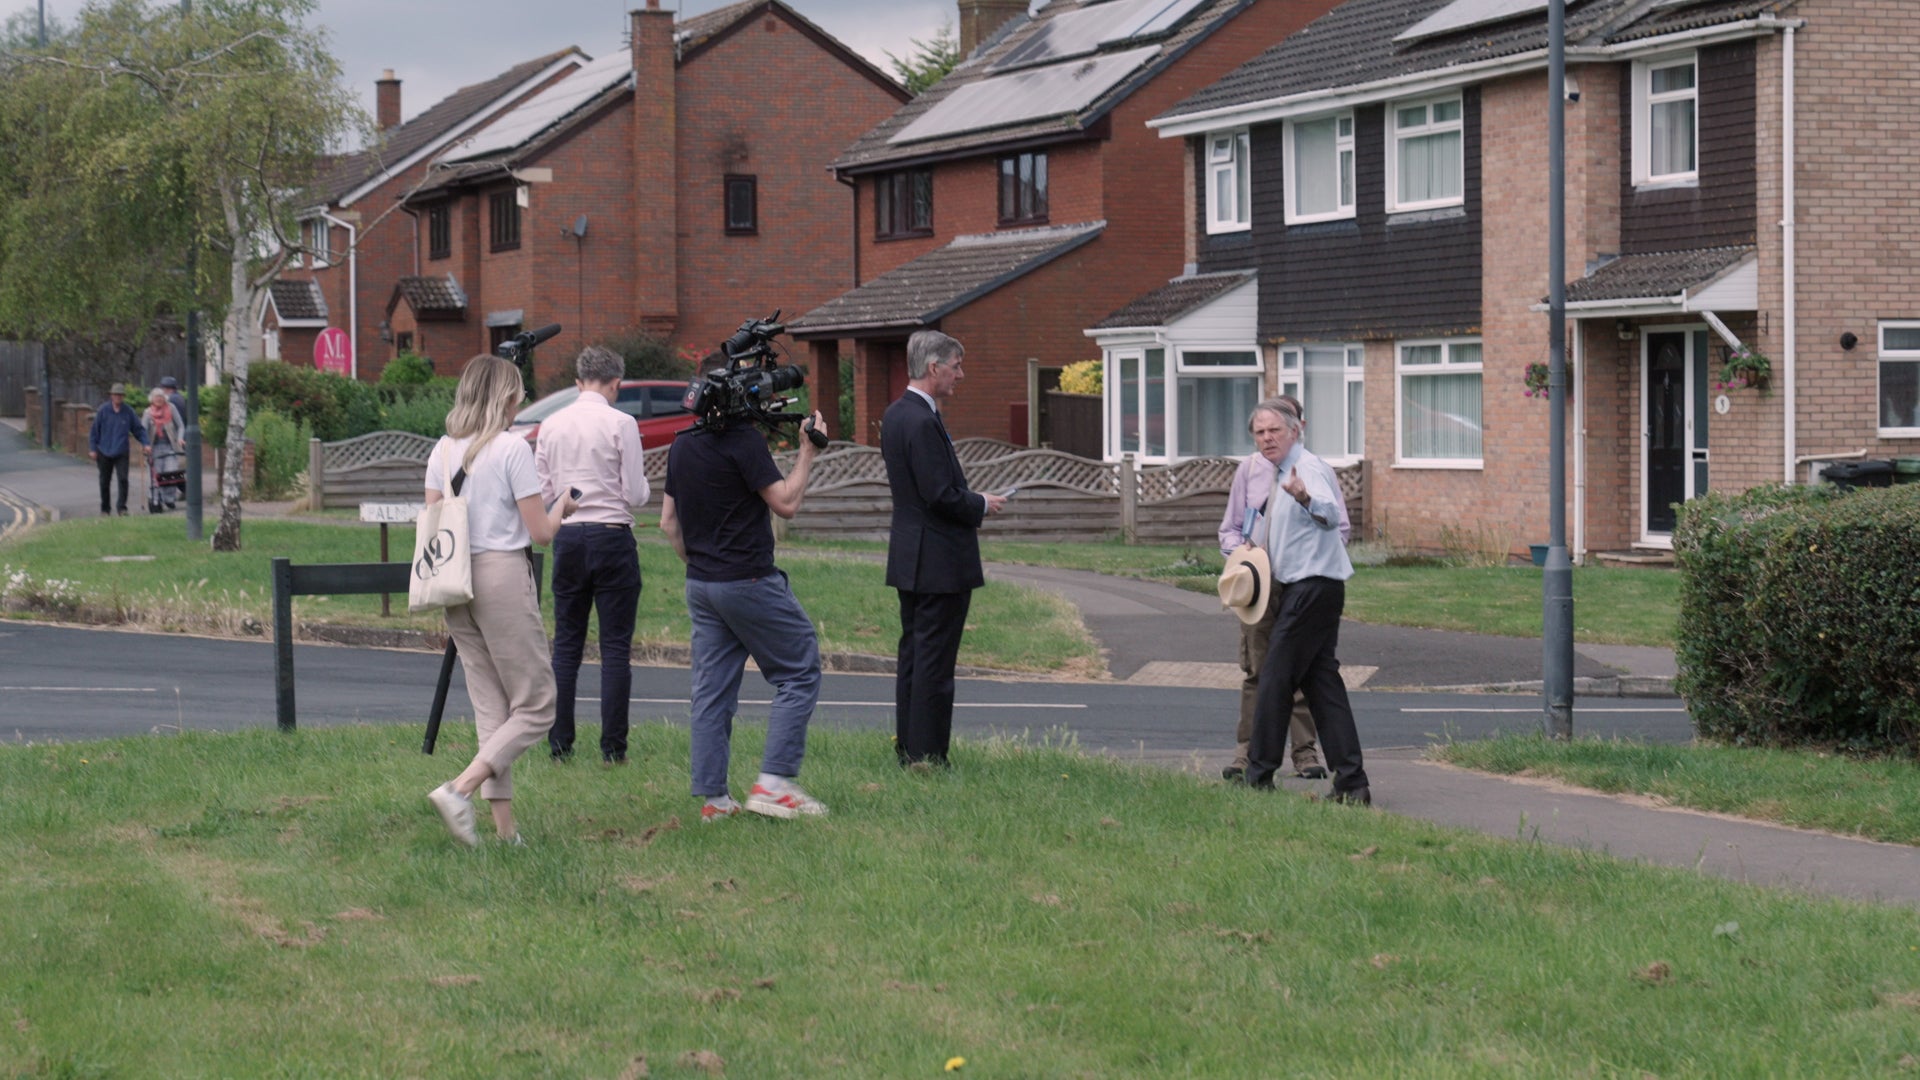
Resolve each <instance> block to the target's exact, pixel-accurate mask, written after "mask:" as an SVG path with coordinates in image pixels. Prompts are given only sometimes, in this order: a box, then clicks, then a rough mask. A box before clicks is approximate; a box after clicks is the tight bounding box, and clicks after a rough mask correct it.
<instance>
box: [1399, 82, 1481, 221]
mask: <svg viewBox="0 0 1920 1080" xmlns="http://www.w3.org/2000/svg"><path fill="white" fill-rule="evenodd" d="M1449 101H1451V102H1453V103H1454V104H1456V105H1458V106H1460V115H1459V116H1458V117H1457V118H1455V119H1453V120H1443V121H1440V122H1437V123H1436V122H1435V121H1434V119H1433V107H1434V106H1435V105H1443V104H1446V103H1447V102H1449ZM1415 106H1425V107H1426V109H1427V122H1426V123H1424V124H1422V125H1420V126H1419V127H1417V128H1408V129H1404V130H1403V129H1402V128H1401V127H1400V110H1401V109H1411V108H1413V107H1415ZM1466 123H1467V99H1466V95H1464V94H1462V93H1461V92H1460V91H1458V90H1455V91H1453V92H1452V93H1448V94H1438V95H1435V96H1432V97H1418V98H1405V99H1403V100H1400V101H1389V102H1387V125H1386V126H1387V195H1386V198H1387V212H1388V213H1389V214H1398V213H1404V212H1406V211H1410V210H1439V209H1444V208H1446V207H1449V206H1464V205H1466V201H1467V135H1466ZM1449 131H1458V132H1460V194H1458V195H1454V196H1451V197H1449V198H1444V199H1422V200H1419V201H1415V202H1404V203H1403V202H1401V201H1400V140H1401V139H1418V138H1424V137H1426V136H1429V135H1440V134H1444V133H1446V132H1449Z"/></svg>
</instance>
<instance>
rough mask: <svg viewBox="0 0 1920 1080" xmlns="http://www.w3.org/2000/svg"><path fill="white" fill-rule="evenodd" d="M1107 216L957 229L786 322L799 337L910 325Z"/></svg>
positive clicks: (963, 300)
mask: <svg viewBox="0 0 1920 1080" xmlns="http://www.w3.org/2000/svg"><path fill="white" fill-rule="evenodd" d="M1106 227H1107V223H1106V222H1105V221H1089V222H1082V223H1080V224H1077V225H1050V226H1046V227H1044V228H1038V229H1008V230H1005V231H1002V232H992V233H978V234H974V235H971V236H958V237H955V238H954V239H953V241H952V242H951V243H948V244H947V245H946V246H945V247H941V248H936V249H935V250H933V251H930V252H928V253H926V254H925V255H922V256H920V257H919V258H917V259H915V260H913V261H912V262H909V263H907V264H905V265H904V266H899V267H896V268H894V269H892V270H889V271H887V272H886V273H884V274H881V275H880V276H879V277H877V278H874V279H873V280H872V281H869V282H867V283H866V284H864V285H862V286H860V287H859V288H857V289H854V290H852V291H851V292H845V293H842V294H840V295H839V296H837V297H835V298H834V299H832V300H829V301H827V302H826V303H824V304H822V305H820V306H819V307H817V308H814V309H813V310H812V311H809V312H807V313H806V314H805V315H802V316H801V317H799V318H798V319H795V320H793V321H792V322H790V323H788V324H787V331H788V333H790V334H792V335H793V337H794V338H795V339H797V340H802V341H805V340H814V339H820V338H833V337H867V336H871V334H872V333H874V332H877V331H899V332H906V331H911V330H917V329H919V328H921V327H924V326H930V325H932V324H934V323H936V322H938V321H939V320H940V319H941V318H942V317H943V316H946V315H949V314H951V313H953V312H954V311H957V310H959V309H960V308H963V307H965V306H966V305H968V304H970V303H972V302H973V301H975V300H978V299H979V298H981V297H982V296H985V295H987V294H988V293H990V292H992V291H994V290H995V289H998V288H999V287H1001V286H1002V285H1005V284H1007V283H1009V282H1012V281H1015V280H1017V279H1018V278H1020V277H1022V276H1023V275H1025V274H1027V273H1030V272H1031V271H1034V270H1037V269H1039V268H1040V267H1042V266H1045V265H1046V264H1047V263H1050V262H1052V261H1053V260H1055V259H1057V258H1059V257H1060V256H1062V255H1065V254H1066V253H1067V252H1069V251H1072V250H1074V249H1075V248H1077V247H1080V246H1081V245H1082V244H1086V243H1088V242H1089V241H1091V240H1093V239H1094V238H1095V237H1097V236H1099V235H1100V233H1101V231H1102V230H1103V229H1105V228H1106Z"/></svg>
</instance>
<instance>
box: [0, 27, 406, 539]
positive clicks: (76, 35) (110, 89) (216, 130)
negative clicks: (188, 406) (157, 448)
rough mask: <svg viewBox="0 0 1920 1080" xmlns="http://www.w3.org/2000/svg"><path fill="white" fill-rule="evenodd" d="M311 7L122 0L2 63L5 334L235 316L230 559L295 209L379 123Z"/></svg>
mask: <svg viewBox="0 0 1920 1080" xmlns="http://www.w3.org/2000/svg"><path fill="white" fill-rule="evenodd" d="M313 10H314V3H313V0H197V2H196V3H195V4H194V5H193V6H192V9H191V11H190V12H182V11H181V10H180V8H179V7H178V6H177V5H175V4H173V3H171V2H168V3H164V4H157V3H149V2H147V0H105V2H102V3H95V4H90V5H89V6H87V7H86V8H84V9H82V11H81V14H80V17H79V20H78V22H77V23H75V24H74V26H73V27H72V32H71V34H70V35H69V36H68V38H67V39H66V40H65V41H63V42H61V43H59V44H58V45H56V46H55V47H54V48H51V49H49V50H48V51H47V52H45V53H38V52H36V53H21V52H8V53H6V54H4V55H0V141H4V142H6V143H8V144H14V145H13V147H12V149H0V329H9V328H22V327H23V328H27V329H28V330H29V332H35V331H37V333H38V334H39V336H47V335H49V334H54V335H57V334H61V333H73V332H76V331H80V332H83V331H84V330H85V329H86V328H88V327H90V326H94V325H98V323H99V322H100V321H101V320H102V319H103V318H105V317H114V318H118V319H122V320H124V321H134V320H135V319H137V318H140V317H145V318H148V319H150V318H151V317H152V316H154V315H155V314H159V313H165V312H172V313H176V314H177V313H180V312H184V311H187V310H194V309H197V310H204V311H207V312H209V313H210V314H213V315H217V316H218V317H219V318H220V325H221V335H220V338H221V341H220V353H221V357H222V367H223V370H224V373H225V379H226V381H227V383H228V386H229V392H228V395H227V403H228V405H227V408H228V415H227V455H226V457H227V460H226V468H225V470H224V472H223V474H222V476H221V484H220V524H219V526H218V527H217V528H216V529H215V530H214V534H213V547H214V549H215V550H217V551H234V550H238V549H239V547H240V469H241V463H242V459H243V456H244V450H245V439H246V425H247V371H248V368H249V367H250V366H251V364H252V360H253V352H254V349H255V346H256V344H257V343H256V342H255V340H254V334H253V332H252V331H253V329H254V328H255V327H257V326H258V325H259V320H260V315H261V312H262V309H263V307H264V306H265V303H266V299H267V295H268V291H267V290H268V285H269V284H270V283H271V282H272V281H273V279H274V276H275V275H276V274H278V273H279V271H280V270H281V268H282V267H284V266H285V265H286V263H287V261H288V259H289V258H291V257H292V256H293V255H294V254H297V253H298V252H299V251H300V250H301V248H300V244H299V240H298V236H297V224H296V219H295V212H296V211H297V210H298V209H300V208H301V207H302V206H305V205H309V204H310V202H311V200H310V199H307V198H305V197H303V195H302V191H303V189H305V188H306V187H307V186H308V185H309V184H310V183H311V181H312V179H313V177H314V176H315V174H316V172H317V166H318V163H319V161H320V159H321V158H322V156H323V155H324V154H325V153H326V152H327V149H328V148H329V147H330V146H332V145H335V144H337V143H339V142H341V141H342V140H343V137H344V136H345V135H346V134H347V133H348V132H349V130H350V129H354V128H359V129H362V130H364V129H365V128H366V127H367V126H368V125H367V122H366V118H365V117H364V115H363V114H362V113H361V111H360V110H359V109H358V108H357V107H356V106H355V104H354V102H353V99H352V97H351V95H349V94H348V93H347V92H346V91H345V90H344V89H343V88H342V87H341V85H340V70H339V65H338V64H336V63H335V62H334V60H333V58H332V56H331V55H329V54H328V52H327V49H326V43H325V39H324V36H323V34H322V33H321V32H320V31H318V30H317V29H312V28H309V27H307V26H306V25H305V23H306V19H307V18H308V17H309V16H310V15H311V14H312V13H313ZM36 133H37V135H38V140H37V142H35V141H32V140H33V139H34V136H35V135H36ZM16 136H18V138H16ZM22 143H24V144H25V145H24V146H22V145H19V144H22ZM36 148H37V149H36ZM189 250H198V251H200V252H203V253H204V254H203V256H202V257H201V258H199V259H198V261H197V266H198V268H199V271H200V273H199V275H198V277H197V279H195V280H189V279H188V278H187V276H186V275H185V274H184V273H183V272H182V270H181V268H182V267H184V266H185V265H186V264H187V262H188V259H187V252H188V251H189Z"/></svg>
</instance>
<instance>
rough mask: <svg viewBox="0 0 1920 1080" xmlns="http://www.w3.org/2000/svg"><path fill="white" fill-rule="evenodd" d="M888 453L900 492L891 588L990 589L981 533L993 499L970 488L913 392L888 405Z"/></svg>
mask: <svg viewBox="0 0 1920 1080" xmlns="http://www.w3.org/2000/svg"><path fill="white" fill-rule="evenodd" d="M880 455H881V457H882V458H884V459H885V460H886V463H887V485H888V486H889V487H891V488H892V489H893V529H892V533H891V534H890V536H889V538H888V542H887V584H888V585H891V586H892V587H894V588H896V589H904V590H906V591H908V592H928V593H953V592H964V591H966V590H968V589H977V588H979V587H980V586H982V585H984V584H986V580H987V579H986V575H985V574H983V573H981V570H980V535H979V532H978V530H979V528H980V521H981V519H983V518H985V517H986V516H987V500H986V499H985V498H984V497H983V496H980V495H977V494H975V493H973V492H972V491H969V490H967V478H966V476H965V475H964V474H963V473H962V472H961V471H960V459H959V458H957V457H955V456H954V453H953V442H952V440H950V439H948V438H947V432H946V429H945V428H943V427H941V425H940V420H939V418H937V417H936V416H934V414H933V409H932V407H931V406H929V405H928V404H927V401H926V399H925V398H923V397H921V396H920V395H919V394H916V393H914V392H913V391H911V390H909V391H907V392H906V393H904V394H902V395H900V400H898V401H896V402H894V403H893V404H892V405H889V406H887V412H886V416H885V417H884V418H883V419H882V420H881V423H880Z"/></svg>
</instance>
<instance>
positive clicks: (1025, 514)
mask: <svg viewBox="0 0 1920 1080" xmlns="http://www.w3.org/2000/svg"><path fill="white" fill-rule="evenodd" d="M435 441H436V440H434V439H430V438H427V437H425V436H422V435H414V434H411V433H408V432H401V431H378V432H374V433H373V434H371V435H362V436H360V437H359V438H357V439H346V440H344V441H341V442H335V443H322V442H321V441H320V440H318V439H315V440H314V441H313V444H312V449H311V461H310V465H309V469H308V476H309V478H310V479H311V478H314V477H317V478H318V479H317V480H313V481H312V486H313V493H314V502H315V504H316V505H319V506H322V507H351V506H357V505H359V504H360V503H362V502H368V501H385V500H400V499H417V498H419V496H420V490H421V483H422V479H423V477H424V476H425V473H426V464H427V455H428V454H430V453H431V452H432V450H433V446H434V443H435ZM954 452H955V454H956V455H958V456H959V458H960V462H961V467H962V468H963V469H965V471H966V476H967V486H968V487H970V488H972V489H973V490H975V491H1005V490H1006V489H1007V488H1010V487H1018V488H1019V489H1020V493H1019V494H1018V495H1017V496H1015V498H1014V499H1013V501H1012V502H1010V503H1008V504H1007V510H1006V512H1004V513H1001V514H998V515H995V516H994V517H992V518H989V519H987V522H986V524H985V525H983V526H982V528H981V532H982V534H983V535H986V536H990V537H1000V538H1003V539H1024V540H1073V539H1086V538H1106V537H1112V536H1117V535H1119V536H1127V537H1130V538H1131V539H1133V540H1134V541H1137V542H1140V543H1154V544H1212V543H1214V542H1215V536H1216V531H1217V529H1218V526H1219V523H1220V514H1221V512H1222V511H1223V510H1224V509H1225V507H1226V501H1227V490H1228V486H1229V485H1230V484H1231V483H1232V482H1233V472H1234V469H1235V468H1236V467H1238V465H1239V461H1238V460H1237V459H1234V458H1220V457H1213V458H1194V459H1192V460H1189V461H1183V462H1181V463H1179V464H1177V465H1172V466H1146V467H1136V466H1135V465H1134V464H1133V463H1132V461H1131V460H1124V461H1120V462H1106V461H1097V460H1094V459H1092V458H1083V457H1076V456H1074V455H1072V454H1066V453H1062V452H1060V451H1057V450H1026V449H1022V448H1020V447H1018V446H1015V445H1013V444H1012V443H1008V442H1003V441H1001V440H999V439H978V438H976V439H961V440H959V441H958V442H956V443H954ZM793 457H794V455H793V453H792V452H791V451H789V452H788V453H785V454H780V455H777V460H778V462H779V465H780V469H781V471H782V472H785V471H787V470H788V469H791V468H792V467H793ZM646 471H647V479H648V481H649V482H650V483H651V484H652V485H653V488H654V492H655V496H654V505H655V506H656V507H657V506H658V505H659V493H660V492H661V491H662V490H663V489H664V487H665V480H666V472H667V447H666V446H658V447H652V448H650V449H648V450H647V452H646ZM1337 472H1338V474H1339V477H1340V484H1341V487H1342V488H1343V489H1344V491H1345V494H1346V498H1347V512H1348V514H1349V516H1350V517H1352V519H1353V528H1354V535H1355V536H1364V535H1365V533H1364V532H1363V523H1364V522H1365V520H1366V509H1367V506H1366V495H1367V490H1366V489H1367V482H1366V467H1365V463H1364V462H1362V463H1360V464H1358V465H1352V466H1348V467H1347V468H1344V469H1340V470H1337ZM892 514H893V498H892V494H891V492H890V491H889V489H888V487H887V467H886V462H885V461H883V460H882V459H881V457H880V451H879V450H878V449H876V448H874V447H871V446H860V445H857V444H855V443H848V442H834V443H830V444H828V446H827V448H826V449H825V450H823V451H821V452H820V454H819V455H818V456H816V457H815V458H814V459H813V471H812V474H811V475H810V476H809V477H808V479H807V499H806V503H805V504H804V505H803V506H802V507H801V509H800V513H799V515H798V516H797V517H796V518H795V519H794V520H793V522H792V523H791V525H790V526H789V528H790V530H791V531H792V532H793V533H795V534H798V535H804V536H820V537H843V538H849V539H878V540H884V539H886V536H887V528H888V524H889V522H890V520H891V518H892Z"/></svg>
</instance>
